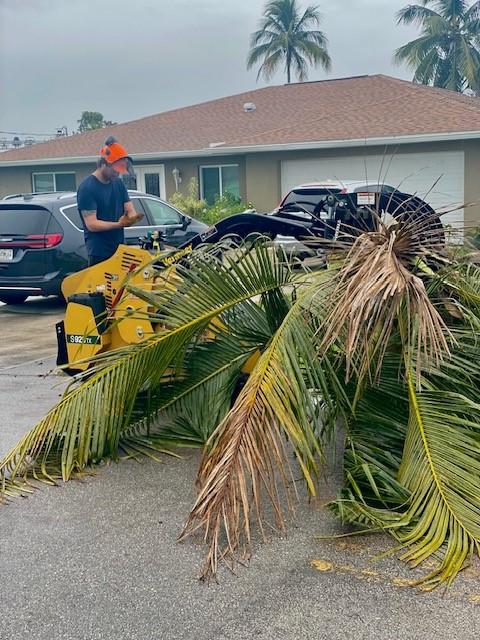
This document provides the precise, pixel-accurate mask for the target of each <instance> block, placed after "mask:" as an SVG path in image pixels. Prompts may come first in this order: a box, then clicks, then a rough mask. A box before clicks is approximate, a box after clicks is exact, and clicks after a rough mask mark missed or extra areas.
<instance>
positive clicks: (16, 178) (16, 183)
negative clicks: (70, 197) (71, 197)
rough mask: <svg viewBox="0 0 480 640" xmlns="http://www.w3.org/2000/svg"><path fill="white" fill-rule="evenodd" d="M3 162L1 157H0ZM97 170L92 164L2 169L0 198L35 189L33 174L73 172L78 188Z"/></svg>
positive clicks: (0, 174) (0, 173)
mask: <svg viewBox="0 0 480 640" xmlns="http://www.w3.org/2000/svg"><path fill="white" fill-rule="evenodd" d="M0 160H1V157H0ZM94 169H95V165H94V164H92V163H88V164H87V163H85V164H67V165H65V164H62V165H48V166H38V167H0V198H3V197H4V196H7V195H9V194H12V193H29V192H31V191H32V189H33V182H32V173H42V172H45V171H47V172H48V171H73V172H74V173H75V179H76V182H77V187H78V185H79V184H80V182H81V181H82V180H83V178H85V176H87V175H88V174H89V173H91V172H92V171H93V170H94Z"/></svg>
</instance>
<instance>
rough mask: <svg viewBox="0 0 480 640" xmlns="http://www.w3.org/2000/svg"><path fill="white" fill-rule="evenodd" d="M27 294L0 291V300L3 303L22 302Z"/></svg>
mask: <svg viewBox="0 0 480 640" xmlns="http://www.w3.org/2000/svg"><path fill="white" fill-rule="evenodd" d="M27 298H28V296H24V295H23V294H20V293H19V294H17V293H0V302H4V303H5V304H23V303H24V302H25V300H26V299H27Z"/></svg>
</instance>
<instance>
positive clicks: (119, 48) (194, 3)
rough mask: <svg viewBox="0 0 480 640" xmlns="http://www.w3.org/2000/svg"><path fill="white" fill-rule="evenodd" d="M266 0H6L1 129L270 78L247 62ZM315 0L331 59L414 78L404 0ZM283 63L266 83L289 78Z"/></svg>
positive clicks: (346, 69) (0, 55)
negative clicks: (398, 19)
mask: <svg viewBox="0 0 480 640" xmlns="http://www.w3.org/2000/svg"><path fill="white" fill-rule="evenodd" d="M264 4H265V3H264V0H0V131H12V132H16V131H18V132H33V133H36V132H38V133H43V132H46V133H47V132H50V131H52V132H53V131H55V129H57V127H61V126H63V125H66V126H67V127H68V129H69V131H72V129H74V128H76V126H77V122H76V121H77V119H78V118H79V117H80V113H81V112H82V111H83V110H90V111H101V112H102V113H103V114H104V116H105V118H107V119H109V120H114V121H117V122H124V121H127V120H133V119H135V118H139V117H142V116H145V115H149V114H152V113H158V112H160V111H165V110H167V109H172V108H175V107H180V106H187V105H190V104H195V103H198V102H203V101H205V100H210V99H213V98H218V97H222V96H227V95H232V94H235V93H240V92H242V91H247V90H250V89H255V88H258V87H262V86H265V84H266V83H265V82H264V81H260V82H258V83H257V82H256V70H253V69H252V70H250V71H247V70H246V67H245V59H246V56H247V52H248V40H249V35H250V34H251V33H252V31H254V30H255V29H256V27H257V24H258V21H259V19H260V18H261V14H262V9H263V7H264ZM300 4H301V6H302V7H306V6H307V5H308V4H317V5H318V6H319V7H320V10H321V12H322V14H323V20H322V25H321V28H322V30H324V31H325V32H326V34H327V36H328V39H329V51H330V54H331V56H332V58H333V69H332V71H331V73H330V74H328V75H327V74H325V72H324V71H323V70H322V69H321V68H317V69H311V71H310V74H309V80H322V79H325V78H336V77H343V76H351V75H360V74H366V73H370V74H373V73H386V74H390V75H395V76H397V77H400V78H406V79H410V78H411V72H410V71H409V70H408V69H405V68H402V67H397V66H394V65H393V64H392V52H393V51H394V49H395V48H396V47H398V46H400V45H401V44H403V43H404V42H406V41H408V40H410V39H412V37H413V36H414V35H415V33H416V30H415V29H413V28H406V27H398V26H396V25H395V18H394V16H395V13H396V12H397V11H398V9H400V8H401V7H402V6H404V5H406V4H409V2H408V1H407V0H333V1H332V0H301V2H300ZM284 81H285V77H284V75H283V74H278V75H277V76H275V77H274V78H273V79H272V80H271V81H270V82H269V84H281V83H283V82H284Z"/></svg>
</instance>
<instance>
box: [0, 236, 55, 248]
mask: <svg viewBox="0 0 480 640" xmlns="http://www.w3.org/2000/svg"><path fill="white" fill-rule="evenodd" d="M62 238H63V234H62V233H41V234H35V235H30V236H25V238H23V239H22V240H13V241H9V242H2V240H1V238H0V246H3V247H20V248H22V249H50V247H55V246H56V245H57V244H60V242H61V241H62Z"/></svg>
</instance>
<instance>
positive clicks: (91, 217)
mask: <svg viewBox="0 0 480 640" xmlns="http://www.w3.org/2000/svg"><path fill="white" fill-rule="evenodd" d="M82 217H83V220H84V222H85V226H86V227H87V229H88V230H89V231H111V230H112V229H121V228H122V227H130V226H131V225H132V224H134V223H135V222H136V218H134V219H132V218H129V217H128V216H126V215H125V214H124V215H123V216H121V218H120V219H119V220H118V221H117V222H110V221H108V220H99V219H98V218H97V212H96V211H95V210H89V211H85V210H84V209H82Z"/></svg>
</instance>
